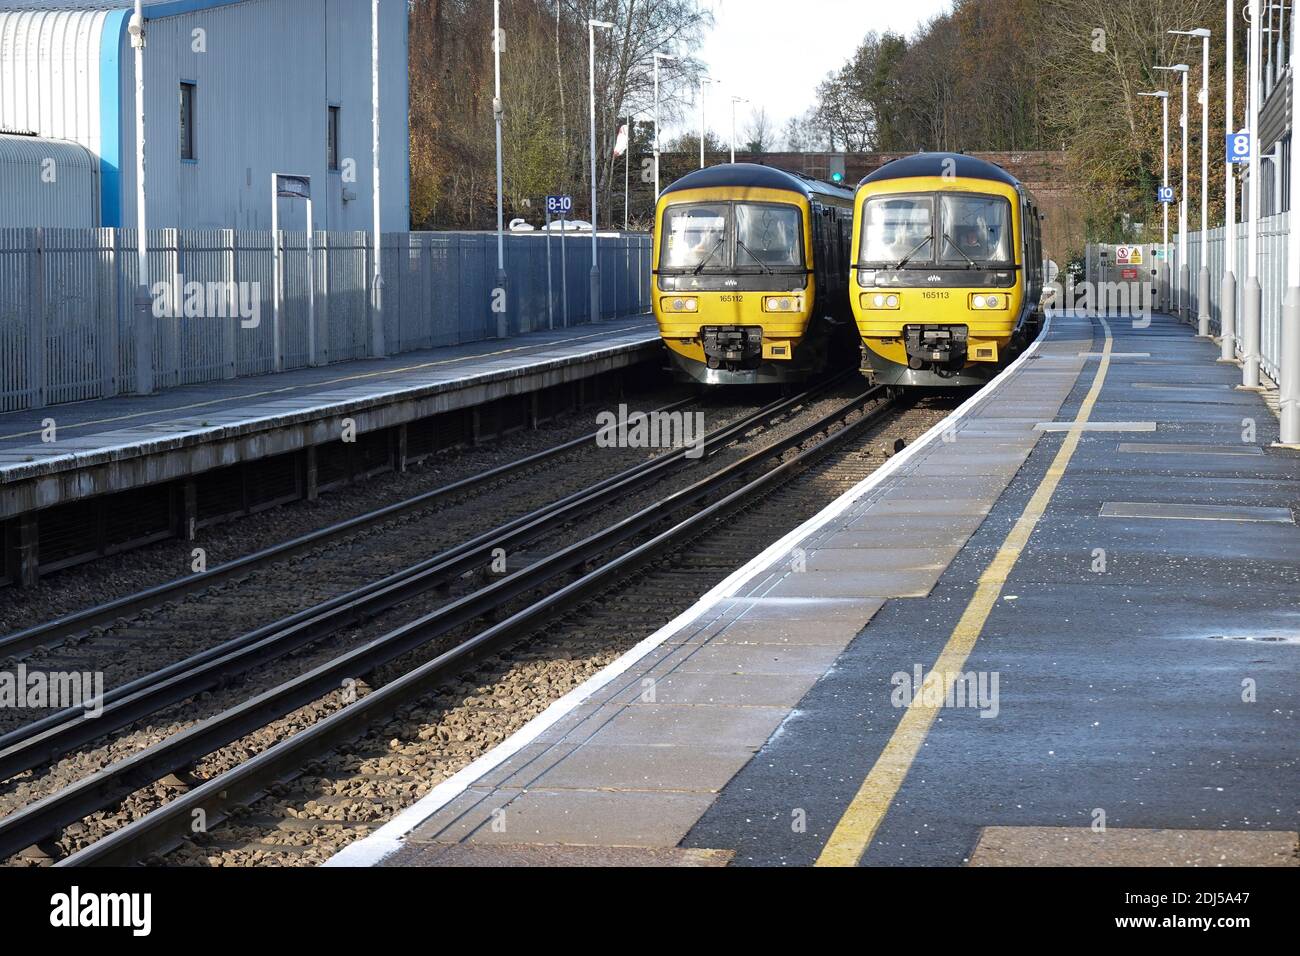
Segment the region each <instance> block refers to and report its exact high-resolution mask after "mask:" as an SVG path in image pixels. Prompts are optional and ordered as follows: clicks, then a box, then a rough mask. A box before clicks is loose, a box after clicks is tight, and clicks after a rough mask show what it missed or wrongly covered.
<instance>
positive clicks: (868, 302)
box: [861, 292, 898, 309]
mask: <svg viewBox="0 0 1300 956" xmlns="http://www.w3.org/2000/svg"><path fill="white" fill-rule="evenodd" d="M861 301H862V307H863V308H864V309H897V308H898V296H896V295H892V294H890V293H887V292H874V293H873V292H866V293H863V295H862V300H861Z"/></svg>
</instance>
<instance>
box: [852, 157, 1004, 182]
mask: <svg viewBox="0 0 1300 956" xmlns="http://www.w3.org/2000/svg"><path fill="white" fill-rule="evenodd" d="M949 160H951V161H952V162H953V164H954V165H953V166H952V167H947V166H945V165H944V164H945V162H947V161H949ZM950 168H951V170H952V172H951V175H954V176H958V177H960V178H962V179H991V180H993V181H994V182H997V183H1005V184H1006V185H1008V186H1019V185H1020V180H1018V179H1016V177H1014V176H1012V175H1011V174H1010V173H1009V172H1007V171H1006V170H1005V169H1003V168H1002V167H1001V166H999V165H997V164H996V163H990V162H988V161H987V160H984V159H977V158H975V157H974V156H967V155H966V154H964V153H917V154H915V155H914V156H906V157H904V158H903V159H895V160H894V161H893V162H889V163H885V165H883V166H881V167H880V168H879V169H877V170H876V171H875V172H874V173H872V174H871V175H869V176H867V177H866V178H865V179H863V180H862V182H860V183H859V184H858V185H859V186H865V185H867V183H878V182H882V181H884V180H887V179H914V178H917V177H921V176H942V175H944V173H945V172H947V171H948V170H949V169H950Z"/></svg>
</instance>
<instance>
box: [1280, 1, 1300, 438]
mask: <svg viewBox="0 0 1300 956" xmlns="http://www.w3.org/2000/svg"><path fill="white" fill-rule="evenodd" d="M1297 77H1300V16H1296V11H1292V13H1291V129H1293V130H1300V98H1297V96H1296V93H1297V92H1300V91H1298V90H1297V88H1296V83H1297V82H1298V81H1297ZM1291 183H1292V186H1291V211H1290V213H1289V215H1290V217H1291V222H1292V223H1293V224H1294V223H1295V221H1296V216H1297V215H1300V211H1298V210H1300V202H1297V187H1296V184H1297V183H1300V151H1297V150H1296V149H1295V148H1294V147H1292V149H1291ZM1290 238H1291V241H1290V242H1289V243H1287V254H1286V286H1287V288H1286V299H1285V300H1284V301H1283V303H1282V369H1281V373H1282V374H1281V379H1282V380H1281V382H1279V383H1278V384H1279V385H1280V386H1281V392H1282V394H1281V396H1280V397H1281V404H1282V428H1281V437H1280V438H1279V441H1278V443H1279V444H1281V445H1288V446H1290V447H1292V448H1295V447H1300V235H1297V233H1296V230H1295V228H1294V226H1293V227H1292V229H1291V237H1290Z"/></svg>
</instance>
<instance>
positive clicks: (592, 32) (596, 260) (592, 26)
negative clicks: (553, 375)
mask: <svg viewBox="0 0 1300 956" xmlns="http://www.w3.org/2000/svg"><path fill="white" fill-rule="evenodd" d="M598 28H599V29H601V30H612V29H614V24H612V23H606V22H604V21H603V20H588V21H587V66H588V78H589V87H590V91H591V321H592V322H599V321H600V250H599V248H598V246H597V240H596V233H597V231H598V227H599V226H600V214H599V212H598V211H597V206H596V30H597V29H598Z"/></svg>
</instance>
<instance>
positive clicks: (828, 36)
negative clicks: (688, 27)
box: [682, 0, 952, 139]
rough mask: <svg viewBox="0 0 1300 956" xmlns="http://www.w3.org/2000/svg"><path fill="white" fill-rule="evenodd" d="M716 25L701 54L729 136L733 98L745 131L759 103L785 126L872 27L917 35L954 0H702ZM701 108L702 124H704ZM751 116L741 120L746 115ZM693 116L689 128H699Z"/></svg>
mask: <svg viewBox="0 0 1300 956" xmlns="http://www.w3.org/2000/svg"><path fill="white" fill-rule="evenodd" d="M703 3H704V5H705V6H707V7H710V8H711V9H712V10H713V16H714V20H715V21H716V22H715V26H714V27H713V30H712V32H711V33H710V34H709V35H708V36H707V37H706V38H705V41H704V45H703V46H702V47H701V49H700V51H699V53H698V54H697V55H698V56H699V58H700V59H701V60H702V61H703V62H704V63H706V64H707V65H708V68H709V74H710V75H711V76H713V77H714V78H715V79H718V80H721V81H722V84H721V85H719V86H713V87H712V88H711V91H710V93H709V101H708V112H709V114H710V118H709V127H710V128H711V129H713V130H714V131H715V132H716V133H718V135H720V136H721V137H722V138H723V139H727V138H729V136H730V130H731V112H730V110H731V100H730V98H731V96H732V95H737V96H744V97H746V98H747V99H749V100H751V103H750V104H743V103H742V104H740V106H739V107H738V109H737V117H738V122H737V125H738V126H739V127H740V129H741V131H742V133H743V131H744V127H745V122H744V119H747V118H748V116H749V113H748V110H750V109H751V108H752V107H753V106H757V105H760V104H761V105H763V106H766V107H767V112H768V115H769V116H771V118H772V122H773V125H774V126H775V128H776V130H777V131H778V132H779V131H780V129H781V127H783V126H784V125H785V121H786V120H787V119H789V118H790V117H792V116H799V115H802V114H803V113H804V112H805V111H806V110H807V109H808V108H809V107H811V106H812V105H813V104H814V103H815V102H816V90H817V84H818V83H820V82H821V81H822V80H823V79H824V78H825V76H826V74H827V73H829V72H830V71H831V70H833V69H837V68H838V67H840V66H841V65H842V64H843V63H844V61H845V60H847V59H848V58H849V57H850V56H851V55H852V54H853V51H854V50H855V49H857V46H858V44H859V43H860V42H861V41H862V38H863V37H864V36H866V35H867V33H868V32H870V31H871V30H875V31H877V32H880V33H884V32H885V31H886V30H893V31H894V32H895V33H902V34H904V35H906V36H910V35H911V34H912V33H913V32H914V31H915V30H916V28H917V27H918V26H920V25H921V24H923V23H925V22H926V21H928V20H929V19H930V18H932V17H934V16H936V15H938V14H940V13H946V12H947V11H948V10H949V9H950V8H951V6H952V3H951V0H703ZM698 115H699V114H698V113H696V114H695V117H696V119H695V120H694V122H695V123H697V124H698ZM742 117H743V118H744V119H741V118H742ZM690 124H691V120H690V119H686V120H684V121H683V124H682V125H683V126H686V127H687V128H698V127H697V126H696V127H692V126H691V125H690Z"/></svg>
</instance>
